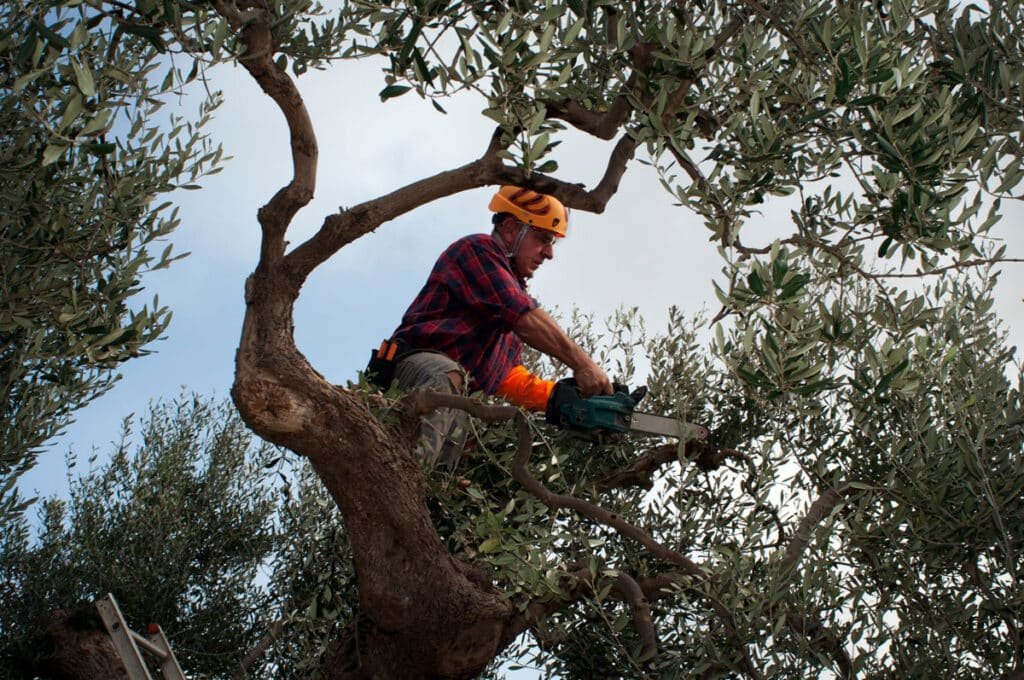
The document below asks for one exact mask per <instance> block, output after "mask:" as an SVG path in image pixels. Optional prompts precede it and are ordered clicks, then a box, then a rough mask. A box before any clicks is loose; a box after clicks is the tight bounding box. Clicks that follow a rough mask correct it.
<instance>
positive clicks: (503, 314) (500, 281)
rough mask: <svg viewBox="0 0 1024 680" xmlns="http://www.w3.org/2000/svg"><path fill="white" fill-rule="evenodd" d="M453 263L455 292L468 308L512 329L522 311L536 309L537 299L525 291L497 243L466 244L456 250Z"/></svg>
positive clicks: (453, 292) (452, 283)
mask: <svg viewBox="0 0 1024 680" xmlns="http://www.w3.org/2000/svg"><path fill="white" fill-rule="evenodd" d="M453 262H454V264H455V267H454V269H455V272H456V275H455V276H454V277H453V278H454V280H453V281H452V282H451V285H452V288H453V290H452V294H453V295H457V296H458V297H460V298H461V299H462V301H463V302H464V303H465V305H466V306H467V307H468V308H469V309H472V310H474V311H476V312H478V313H480V314H483V315H486V316H490V317H491V318H495V319H498V320H499V321H500V322H501V323H502V324H503V325H504V326H507V327H508V328H511V327H512V326H514V325H515V324H516V322H518V321H519V318H520V317H521V316H522V315H523V314H526V313H527V312H529V311H532V310H533V309H536V308H537V301H536V300H534V299H533V298H532V297H530V296H529V295H527V294H526V291H524V290H523V288H522V286H521V285H520V284H519V281H518V280H516V277H515V274H513V273H512V268H511V266H510V264H509V261H508V258H507V257H506V256H505V254H504V253H502V252H500V251H499V250H498V249H497V247H496V246H495V245H494V244H488V243H486V242H475V243H474V242H466V243H463V244H462V246H461V247H460V248H458V249H457V250H456V252H454V253H453Z"/></svg>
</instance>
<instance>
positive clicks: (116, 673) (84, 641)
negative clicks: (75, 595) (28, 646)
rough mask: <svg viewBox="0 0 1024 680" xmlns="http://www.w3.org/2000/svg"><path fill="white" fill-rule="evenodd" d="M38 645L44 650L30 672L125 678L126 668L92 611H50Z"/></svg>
mask: <svg viewBox="0 0 1024 680" xmlns="http://www.w3.org/2000/svg"><path fill="white" fill-rule="evenodd" d="M90 610H91V607H90ZM90 614H91V615H90ZM42 644H43V648H44V649H45V650H46V653H45V655H43V656H42V658H40V659H39V660H38V661H36V662H35V663H34V664H33V666H34V668H33V671H34V672H35V673H38V674H39V675H40V676H42V677H44V678H49V679H52V680H128V671H127V670H126V669H125V667H124V664H123V663H122V662H121V657H120V656H118V654H117V650H116V649H115V648H114V643H113V642H111V640H110V636H109V635H107V632H106V630H105V629H104V628H103V623H102V621H101V620H100V618H99V616H98V615H96V613H95V612H94V611H87V610H86V609H84V608H83V609H82V610H80V611H79V612H74V613H72V614H70V615H69V614H68V613H66V612H64V611H63V610H60V609H58V610H56V611H54V612H51V614H50V616H49V619H48V620H47V621H46V622H45V624H44V631H43V640H42Z"/></svg>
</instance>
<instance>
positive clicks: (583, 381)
mask: <svg viewBox="0 0 1024 680" xmlns="http://www.w3.org/2000/svg"><path fill="white" fill-rule="evenodd" d="M588 361H589V365H583V366H580V367H578V368H577V369H576V370H575V371H573V374H572V377H574V378H576V385H577V387H579V388H580V393H581V394H582V395H583V396H584V397H592V396H594V395H595V394H611V393H612V392H613V391H614V389H613V387H612V381H611V380H609V379H608V376H607V375H606V374H605V372H604V371H602V370H601V367H600V366H598V365H597V364H595V363H594V362H593V361H590V360H589V358H588Z"/></svg>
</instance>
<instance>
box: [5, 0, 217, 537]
mask: <svg viewBox="0 0 1024 680" xmlns="http://www.w3.org/2000/svg"><path fill="white" fill-rule="evenodd" d="M88 8H89V4H88V3H86V4H82V3H80V2H77V3H76V2H57V3H53V2H42V1H41V0H13V1H12V2H5V3H4V4H3V7H0V140H2V143H0V194H2V195H3V210H2V211H0V244H2V247H0V252H2V255H0V280H2V281H3V304H2V305H0V403H2V406H0V409H2V410H0V489H3V493H0V516H3V517H7V516H9V515H10V512H11V511H12V510H13V509H14V507H15V505H16V503H15V500H14V499H15V496H14V494H13V492H12V489H13V485H14V483H15V480H16V478H17V476H18V474H20V473H21V472H23V471H24V470H26V469H28V468H29V467H31V466H32V465H34V463H35V460H36V457H37V455H38V454H39V452H40V450H41V447H43V445H44V444H45V443H46V442H47V441H48V440H50V439H51V438H52V437H54V436H55V435H56V434H58V433H59V432H60V431H61V430H62V429H63V428H64V427H65V426H66V425H67V424H68V423H69V422H70V419H71V418H72V415H73V414H74V412H75V411H76V410H77V409H79V408H81V407H82V406H84V405H85V404H87V403H88V402H89V401H91V400H92V399H95V398H96V397H97V396H99V395H100V394H102V393H104V392H105V391H106V390H108V389H109V388H110V386H111V384H112V383H113V381H114V380H115V379H116V376H117V372H116V371H117V367H118V366H119V365H120V364H121V363H122V362H124V361H126V360H128V359H130V358H132V357H136V356H139V355H141V354H145V353H147V352H148V351H149V350H148V349H147V347H148V346H149V345H150V344H151V343H152V342H153V341H154V340H156V339H157V338H159V337H160V336H161V335H162V334H163V333H164V331H165V330H166V328H167V324H168V322H169V320H170V312H169V311H168V310H167V308H166V307H163V306H161V305H160V304H159V301H158V300H156V299H154V300H153V302H152V304H150V305H140V304H139V302H138V298H139V296H140V293H141V291H142V285H141V281H140V279H141V276H142V275H143V274H144V273H145V272H147V271H151V270H153V269H159V268H161V267H165V266H167V265H168V264H169V263H170V262H171V261H173V260H174V259H176V256H175V255H174V254H173V253H172V251H171V248H170V246H168V245H166V244H161V243H160V242H161V241H163V240H166V237H167V236H168V234H170V233H171V231H172V230H173V229H174V228H175V227H176V226H177V224H178V218H177V215H176V212H175V211H174V210H173V209H172V207H171V204H170V202H168V201H167V200H166V196H167V194H168V193H170V192H171V191H173V190H174V189H175V188H177V187H181V186H185V187H189V186H194V185H193V183H194V182H195V181H196V180H197V179H198V178H200V177H201V176H202V175H203V174H205V173H207V172H213V171H215V170H216V169H217V166H218V164H219V160H220V152H219V149H217V148H214V147H213V145H212V144H211V143H210V141H209V140H208V139H207V138H206V137H205V136H204V135H203V134H202V132H201V128H202V126H203V125H204V124H205V122H206V121H207V119H208V116H209V113H210V111H211V110H212V109H213V107H214V106H215V105H216V103H217V98H216V96H213V95H211V96H210V97H209V98H208V99H206V101H204V102H203V104H202V105H201V106H200V110H199V112H198V114H197V116H196V119H195V120H194V121H191V122H190V121H187V120H184V119H179V118H178V117H177V116H173V115H172V116H165V115H164V114H163V113H162V112H161V110H160V109H161V106H162V105H163V104H164V103H165V102H166V100H167V98H168V97H169V96H173V94H174V92H175V91H176V90H177V89H178V88H179V87H180V86H181V85H182V84H183V82H185V81H187V80H189V79H195V78H196V77H197V74H198V71H194V72H192V73H187V72H186V74H185V75H183V74H181V73H178V72H177V70H176V69H174V68H173V67H171V65H170V64H169V63H168V61H167V56H168V55H167V49H166V47H165V46H164V43H163V41H162V40H161V39H160V38H159V34H158V32H157V31H155V30H154V29H152V28H151V27H147V26H144V25H137V24H133V23H131V22H120V23H112V22H110V21H105V20H103V18H102V16H101V15H98V14H96V13H94V12H91V11H90V10H89V9H88ZM196 63H197V64H198V63H199V62H196Z"/></svg>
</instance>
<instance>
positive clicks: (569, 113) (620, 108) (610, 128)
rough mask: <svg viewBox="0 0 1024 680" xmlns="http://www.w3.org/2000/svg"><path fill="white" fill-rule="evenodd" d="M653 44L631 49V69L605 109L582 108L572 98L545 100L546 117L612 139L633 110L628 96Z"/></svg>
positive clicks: (645, 63) (635, 83) (602, 137)
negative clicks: (617, 93) (600, 111)
mask: <svg viewBox="0 0 1024 680" xmlns="http://www.w3.org/2000/svg"><path fill="white" fill-rule="evenodd" d="M652 51H653V46H651V45H648V44H645V43H641V44H638V45H636V46H634V47H633V49H631V50H630V56H631V57H632V62H633V72H632V73H631V74H630V75H629V78H628V79H627V80H626V83H625V84H624V85H623V86H622V90H621V91H620V92H619V95H618V96H617V97H616V98H615V101H613V102H612V104H611V106H609V107H608V110H607V111H604V112H602V113H599V112H597V111H591V110H589V109H586V108H584V107H583V106H582V105H581V104H580V103H579V102H577V101H575V100H572V99H570V100H567V101H565V102H547V103H546V106H547V110H548V116H549V117H551V118H557V119H559V120H564V121H565V122H566V123H569V124H570V125H572V126H573V127H574V128H576V129H577V130H581V131H583V132H586V133H588V134H591V135H593V136H595V137H598V138H599V139H611V138H612V137H614V136H615V134H616V133H617V132H618V131H619V128H621V127H622V126H623V124H624V123H625V122H626V120H627V119H628V118H629V114H630V113H631V112H632V111H633V107H632V105H631V104H630V101H629V99H630V95H631V94H634V91H635V90H636V85H637V82H638V81H639V79H640V74H641V73H643V72H644V71H646V70H647V68H648V67H649V66H650V65H651V53H652Z"/></svg>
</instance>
